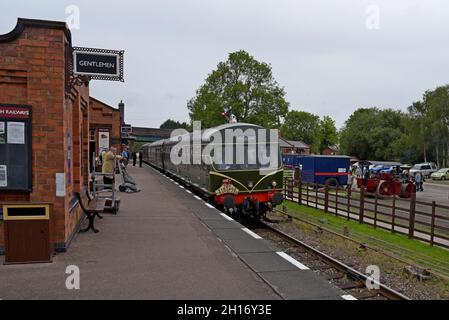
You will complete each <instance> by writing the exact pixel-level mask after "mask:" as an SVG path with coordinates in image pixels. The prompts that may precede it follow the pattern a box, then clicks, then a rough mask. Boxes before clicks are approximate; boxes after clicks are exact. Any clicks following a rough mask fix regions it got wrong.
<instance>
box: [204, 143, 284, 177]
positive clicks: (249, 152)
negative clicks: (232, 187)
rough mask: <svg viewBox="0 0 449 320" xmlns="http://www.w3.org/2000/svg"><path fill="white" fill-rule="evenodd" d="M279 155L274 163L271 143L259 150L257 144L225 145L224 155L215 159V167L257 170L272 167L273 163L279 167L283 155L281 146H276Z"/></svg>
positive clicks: (222, 169)
mask: <svg viewBox="0 0 449 320" xmlns="http://www.w3.org/2000/svg"><path fill="white" fill-rule="evenodd" d="M275 148H276V152H277V155H275V156H276V158H275V160H274V161H277V163H275V164H273V163H272V161H273V159H272V157H271V154H270V153H271V151H270V145H267V146H266V149H265V150H263V148H260V149H262V150H259V149H258V148H256V146H255V145H253V146H248V144H245V146H244V147H243V148H242V147H240V148H238V147H236V146H235V145H233V146H225V147H224V148H223V149H222V157H221V159H220V158H217V157H213V159H214V162H213V164H214V167H215V169H217V170H219V171H231V170H257V169H263V168H270V167H272V166H273V165H275V166H276V168H278V167H279V166H280V165H281V155H280V152H279V146H278V145H277V144H276V146H275ZM264 159H265V160H264Z"/></svg>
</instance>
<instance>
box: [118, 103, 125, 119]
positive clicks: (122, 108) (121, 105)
mask: <svg viewBox="0 0 449 320" xmlns="http://www.w3.org/2000/svg"><path fill="white" fill-rule="evenodd" d="M118 109H119V111H120V124H122V125H123V124H125V104H124V103H123V100H120V103H119V104H118Z"/></svg>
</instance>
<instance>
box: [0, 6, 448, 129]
mask: <svg viewBox="0 0 449 320" xmlns="http://www.w3.org/2000/svg"><path fill="white" fill-rule="evenodd" d="M69 5H76V6H77V7H78V8H79V10H80V28H79V29H73V28H72V37H73V45H74V46H86V47H98V48H108V49H123V50H125V81H126V82H125V83H116V82H108V81H92V82H91V95H92V96H94V97H96V98H98V99H100V100H103V101H105V102H107V103H109V104H111V105H113V106H116V105H117V103H118V102H119V101H120V100H121V99H123V100H124V102H125V103H126V108H127V109H126V121H127V122H128V123H131V124H133V125H135V126H148V127H159V125H160V124H161V123H162V122H164V121H165V120H166V119H167V118H172V119H175V120H179V121H187V120H188V112H187V109H186V102H187V101H188V100H189V99H190V98H192V97H193V96H194V95H195V90H196V89H197V88H198V87H199V86H200V85H201V84H202V83H203V81H204V79H205V78H206V76H207V74H208V73H210V72H211V71H212V70H213V69H214V68H215V67H216V65H217V63H218V62H219V61H223V60H225V59H226V58H227V55H228V53H229V52H232V51H236V50H240V49H244V50H246V51H248V52H249V53H250V54H251V55H253V56H254V57H255V58H256V59H259V60H261V61H265V62H267V63H270V64H271V66H272V68H273V72H274V76H275V78H276V80H277V81H278V82H279V84H280V85H281V86H283V87H285V90H286V92H287V96H286V98H287V100H288V101H289V102H290V104H291V108H292V109H296V110H304V111H309V112H313V113H315V114H318V115H319V116H324V115H330V116H331V117H333V118H334V119H335V120H336V121H337V125H338V126H339V127H340V126H342V125H343V123H344V121H345V120H346V119H347V117H348V116H349V115H350V114H351V113H352V112H353V111H354V110H356V109H357V108H359V107H371V106H378V107H383V108H385V107H391V108H397V109H403V110H405V108H407V106H408V105H410V104H411V102H412V101H414V100H417V99H419V98H420V97H421V95H422V93H423V92H424V91H425V90H427V89H432V88H434V87H436V86H438V85H443V84H447V83H449V63H448V58H449V19H448V16H449V1H447V0H394V1H392V0H373V1H365V0H339V1H335V0H310V1H300V0H288V1H287V0H157V1H156V0H154V1H151V0H150V1H137V0H127V1H115V0H110V1H100V0H95V1H94V0H89V1H87V0H86V1H84V0H71V1H65V0H64V1H62V0H39V1H34V0H29V1H23V0H1V1H0V34H3V33H7V32H9V31H11V30H12V29H13V28H14V26H15V25H16V20H17V17H24V18H36V19H49V20H60V21H66V19H67V18H68V17H69V14H66V8H67V6H69ZM377 13H378V14H377Z"/></svg>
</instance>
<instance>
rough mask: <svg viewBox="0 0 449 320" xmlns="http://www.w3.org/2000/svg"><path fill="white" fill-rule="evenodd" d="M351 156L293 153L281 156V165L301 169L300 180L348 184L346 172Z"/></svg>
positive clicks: (347, 172)
mask: <svg viewBox="0 0 449 320" xmlns="http://www.w3.org/2000/svg"><path fill="white" fill-rule="evenodd" d="M350 160H351V157H348V156H321V155H311V156H302V155H293V154H286V155H283V156H282V162H283V165H284V166H286V167H291V168H298V167H299V168H300V169H301V181H302V182H309V183H318V184H326V183H329V184H331V185H337V184H338V185H346V184H348V174H349V167H350Z"/></svg>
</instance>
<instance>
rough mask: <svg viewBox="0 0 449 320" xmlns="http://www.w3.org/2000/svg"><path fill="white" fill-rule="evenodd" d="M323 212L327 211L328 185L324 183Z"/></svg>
mask: <svg viewBox="0 0 449 320" xmlns="http://www.w3.org/2000/svg"><path fill="white" fill-rule="evenodd" d="M324 212H329V185H328V184H327V183H326V184H325V185H324Z"/></svg>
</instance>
